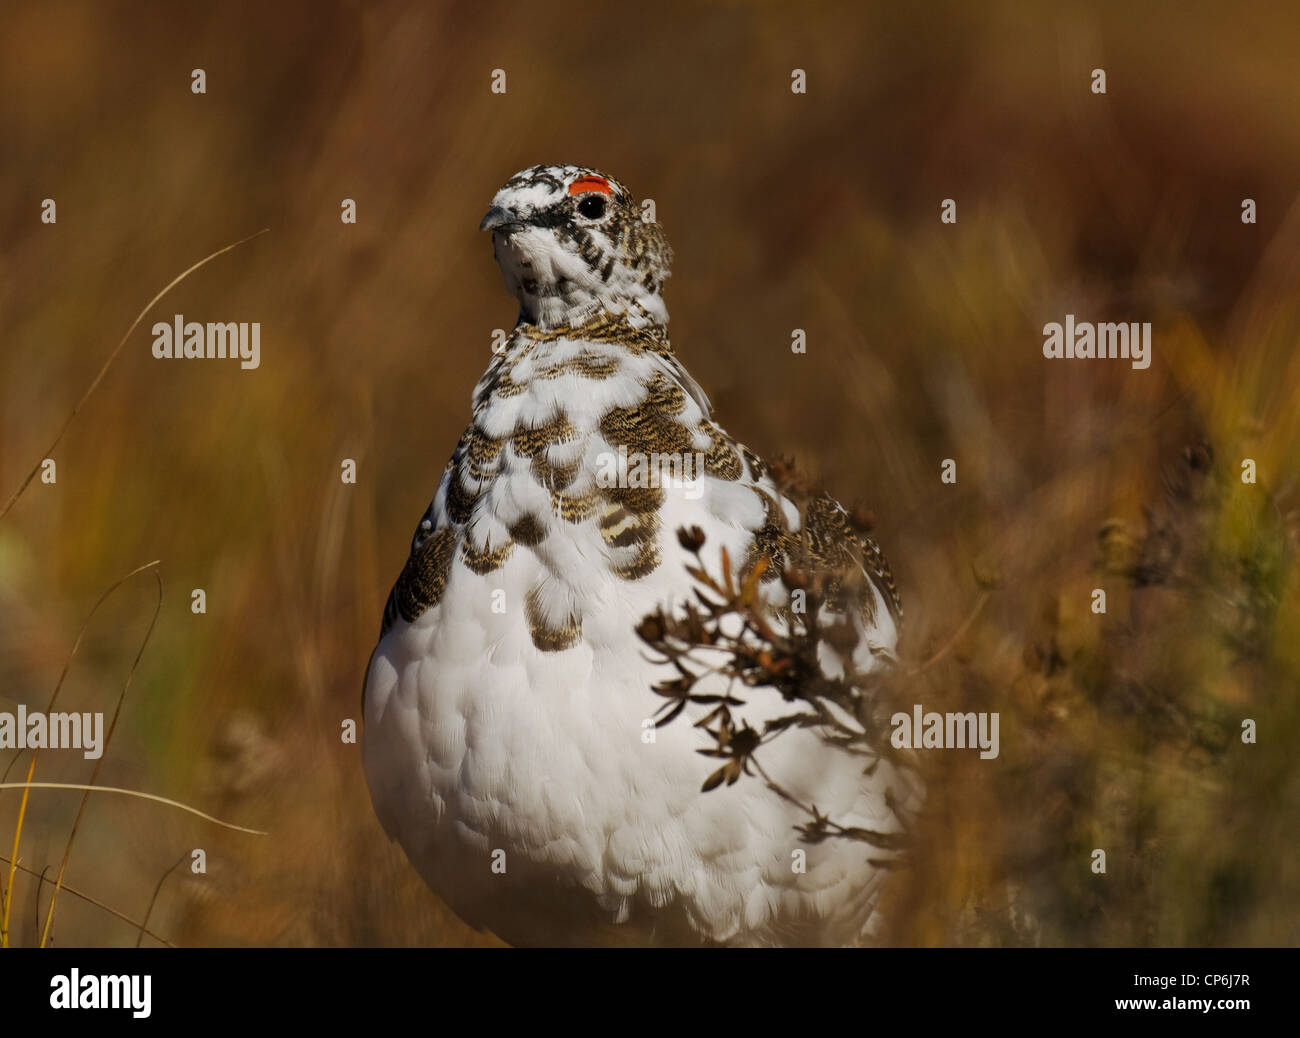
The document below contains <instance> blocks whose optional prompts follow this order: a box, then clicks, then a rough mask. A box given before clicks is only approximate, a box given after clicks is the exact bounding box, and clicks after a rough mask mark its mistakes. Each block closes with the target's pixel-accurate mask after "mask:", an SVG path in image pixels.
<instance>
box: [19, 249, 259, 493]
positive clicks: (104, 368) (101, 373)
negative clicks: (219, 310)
mask: <svg viewBox="0 0 1300 1038" xmlns="http://www.w3.org/2000/svg"><path fill="white" fill-rule="evenodd" d="M270 229H271V228H269V227H263V228H262V229H261V230H260V231H258V232H257V233H256V234H250V235H249V236H248V237H247V238H240V239H239V241H237V242H232V243H231V244H229V245H227V246H225V247H224V248H220V249H218V250H217V251H216V252H213V253H209V254H208V255H207V256H204V257H203V258H202V259H201V260H199V261H198V262H197V263H195V264H194V265H193V266H191V267H189V268H188V269H186V270H184V271H182V272H181V273H180V274H177V275H176V277H174V278H172V280H171V281H169V282H168V283H167V284H166V286H164V287H163V289H162V290H161V291H160V292H159V293H158V294H157V295H156V296H154V297H153V298H152V299H150V300H149V302H147V303H145V305H144V309H143V310H141V311H140V312H139V313H138V314H136V316H135V320H134V321H132V322H131V327H130V328H128V329H127V330H126V334H125V335H123V336H122V338H121V339H120V340H119V342H118V344H117V345H116V346H114V347H113V352H112V353H110V354H109V355H108V359H107V360H105V361H104V363H103V366H102V367H101V368H100V369H99V374H97V375H96V376H95V377H94V379H93V380H92V381H91V383H90V385H89V386H88V387H87V388H86V391H85V392H84V393H82V394H81V399H80V400H78V401H77V402H76V404H74V405H73V408H72V411H71V413H70V414H69V415H68V417H67V418H66V419H65V420H64V422H63V426H62V427H61V428H60V429H59V433H58V435H57V436H55V437H54V442H53V443H51V444H50V445H49V447H48V448H46V450H45V453H44V454H42V455H41V457H40V458H38V459H37V461H36V464H35V465H33V466H32V468H31V471H30V472H28V473H27V478H26V479H24V480H23V481H22V483H20V484H19V485H18V489H17V490H15V491H14V492H13V493H12V494H11V495H10V496H9V500H8V501H6V502H5V506H4V508H2V509H0V519H3V518H4V517H5V516H6V515H8V514H9V509H11V508H13V506H14V505H15V504H16V503H17V501H18V499H19V498H20V497H22V496H23V491H25V490H26V489H27V488H28V487H29V486H30V485H31V482H32V480H33V479H35V478H36V474H37V473H38V472H40V470H41V462H42V461H44V460H45V459H46V458H48V457H49V456H50V455H51V454H53V453H54V451H55V448H57V447H58V446H59V443H60V442H61V441H62V439H63V437H64V434H65V433H67V431H68V429H69V427H71V425H72V421H73V419H74V418H76V417H77V412H79V411H80V410H81V408H82V407H83V406H84V405H85V403H86V401H87V400H89V399H90V394H92V393H93V392H94V391H95V390H96V389H97V388H99V384H100V382H102V381H103V379H104V376H105V375H107V374H108V369H109V368H110V367H112V364H113V361H115V360H117V355H118V354H119V353H121V352H122V347H123V346H125V345H126V340H127V339H129V338H130V337H131V333H132V332H133V331H135V329H136V326H137V325H138V324H139V323H140V322H141V321H142V320H144V315H145V314H147V313H148V312H149V311H150V310H152V309H153V308H154V305H155V304H156V303H157V302H158V301H159V300H160V299H162V297H163V296H165V295H166V294H167V293H168V292H170V291H171V290H172V289H173V288H175V287H176V286H177V285H179V284H180V283H181V282H182V281H184V280H185V279H186V278H187V277H189V276H190V275H191V274H193V273H194V272H195V271H196V270H198V269H199V268H200V267H202V266H203V265H204V264H206V263H209V262H211V261H212V260H214V259H216V258H217V257H218V256H220V255H222V254H223V253H227V252H229V251H230V250H231V249H237V248H239V246H241V245H243V244H244V243H245V242H250V241H252V240H253V239H254V238H258V237H260V236H261V235H263V234H266V233H267V232H268V231H269V230H270Z"/></svg>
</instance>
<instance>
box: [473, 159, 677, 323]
mask: <svg viewBox="0 0 1300 1038" xmlns="http://www.w3.org/2000/svg"><path fill="white" fill-rule="evenodd" d="M480 226H481V228H482V229H483V230H486V231H491V232H492V242H493V247H494V250H495V254H496V258H497V262H498V263H499V264H500V266H501V273H502V276H503V277H504V279H505V283H506V288H507V289H508V290H509V291H510V293H511V294H512V295H513V296H515V298H516V299H518V300H519V304H520V320H521V321H526V322H528V323H532V324H539V325H542V326H544V327H552V328H554V327H565V326H570V325H575V324H578V323H581V322H582V321H583V320H586V319H588V318H590V317H591V316H593V315H595V314H596V313H598V312H600V311H605V312H606V313H610V314H617V315H624V316H626V317H627V319H628V320H629V322H630V323H632V324H634V325H637V324H643V323H657V324H663V323H666V322H667V320H668V311H667V309H666V307H665V306H664V302H663V298H662V295H661V292H662V289H663V283H664V280H665V279H666V278H667V277H668V274H669V266H670V264H671V261H672V250H671V249H670V248H669V246H668V241H667V239H666V238H665V236H664V233H663V229H662V228H661V227H660V226H659V224H658V223H656V222H654V221H652V220H646V219H644V215H643V208H642V206H641V205H640V204H639V203H638V202H637V200H636V199H635V198H634V197H633V195H632V193H631V192H630V191H629V190H628V189H627V187H626V186H624V185H623V184H622V183H621V182H619V181H618V180H616V179H614V178H613V177H611V176H609V175H608V174H605V173H602V172H601V171H600V170H597V169H593V168H591V167H589V166H533V167H531V168H530V169H526V170H522V171H520V172H519V173H516V174H515V175H514V176H513V177H511V178H510V179H509V180H507V181H506V183H505V184H504V185H503V186H502V188H501V190H500V191H498V192H497V193H496V195H495V196H494V197H493V199H492V207H491V208H490V209H489V210H488V212H487V215H486V216H484V217H483V222H482V224H481V225H480Z"/></svg>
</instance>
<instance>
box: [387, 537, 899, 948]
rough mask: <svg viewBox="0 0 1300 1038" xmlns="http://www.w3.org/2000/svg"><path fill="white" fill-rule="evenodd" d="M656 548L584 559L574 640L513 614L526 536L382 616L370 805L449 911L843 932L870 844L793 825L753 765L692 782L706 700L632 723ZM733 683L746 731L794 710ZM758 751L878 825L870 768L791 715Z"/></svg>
mask: <svg viewBox="0 0 1300 1038" xmlns="http://www.w3.org/2000/svg"><path fill="white" fill-rule="evenodd" d="M665 526H666V527H667V529H668V530H671V529H673V527H672V526H671V525H669V524H667V523H666V524H665ZM711 534H712V536H711V543H712V545H713V547H714V549H715V550H716V548H717V546H718V544H719V542H720V538H722V539H726V540H731V541H733V552H737V551H739V550H740V549H741V545H742V542H743V539H744V538H743V536H742V532H741V531H727V530H723V529H720V528H718V527H717V526H714V527H713V529H712V531H711ZM662 543H663V551H664V555H665V558H664V560H663V563H662V565H661V566H660V567H659V568H658V570H657V571H656V572H655V573H654V574H652V575H651V576H650V577H648V578H646V579H643V580H641V581H639V582H636V583H629V582H626V581H621V580H618V579H617V578H615V577H613V576H611V575H609V574H608V573H601V574H600V575H599V576H594V577H593V580H592V581H591V582H590V583H588V584H587V585H585V586H583V587H581V588H576V589H573V593H575V594H578V595H580V596H581V599H582V615H583V616H584V622H583V633H582V639H581V641H580V642H579V643H578V644H577V645H576V646H575V647H573V648H571V649H568V650H564V651H560V652H543V651H540V650H539V649H538V648H537V647H535V645H534V644H533V641H532V639H531V638H530V636H529V631H528V628H527V625H526V623H525V621H524V618H523V613H522V610H523V602H524V598H525V595H526V594H527V593H528V590H529V589H530V588H532V587H534V586H536V584H537V582H538V581H539V580H544V579H553V577H551V576H550V575H551V574H554V573H555V572H556V571H555V570H554V569H550V568H549V567H547V566H545V565H544V564H543V562H542V561H541V560H540V559H539V557H538V556H537V555H535V554H534V553H533V552H531V551H516V552H515V553H514V555H513V556H512V557H511V558H510V559H509V561H508V562H506V564H505V565H503V566H502V567H501V568H500V569H498V570H497V571H496V572H494V573H491V574H489V575H488V576H486V577H484V576H478V575H476V574H474V573H472V572H471V571H469V570H468V569H467V568H465V567H464V566H463V565H462V564H461V563H460V561H459V560H457V561H456V563H455V564H454V565H453V566H452V569H451V573H450V577H449V579H448V582H447V587H446V591H445V594H444V595H443V597H442V599H441V601H440V602H439V603H438V604H437V605H436V606H434V607H432V608H430V609H429V610H428V611H426V612H425V613H424V614H423V615H422V616H420V617H419V619H418V620H417V621H416V622H415V623H414V624H408V623H406V622H405V621H402V620H400V619H399V620H398V621H397V623H396V624H395V625H394V626H393V627H392V628H391V629H390V630H389V631H388V633H387V634H386V635H385V636H384V638H383V639H382V640H381V641H380V643H379V645H378V647H377V648H376V650H375V653H374V656H373V658H372V661H371V665H370V670H369V674H368V676H367V688H366V711H365V738H364V743H363V760H364V765H365V771H366V777H367V780H368V782H369V785H370V789H371V795H372V798H373V801H374V805H375V809H376V812H377V813H378V815H379V817H380V820H381V821H382V823H383V824H384V827H385V829H386V830H387V831H388V833H389V834H390V835H391V836H392V837H393V838H395V839H397V840H398V841H399V842H400V843H401V844H402V846H403V847H404V848H405V850H406V852H407V854H408V856H409V857H410V858H411V861H412V862H413V863H414V864H415V865H416V867H417V868H418V869H419V871H420V872H421V874H422V875H423V877H424V878H425V880H426V881H427V882H428V883H429V884H430V886H431V887H432V888H433V889H434V890H435V891H437V892H438V893H439V894H440V895H441V896H442V897H443V898H444V900H446V901H447V902H448V904H449V905H451V907H452V908H453V909H454V910H456V911H457V912H458V913H459V914H460V915H461V916H462V917H464V918H465V919H466V920H467V921H468V922H470V923H472V924H474V925H477V926H485V927H488V928H490V929H492V930H493V931H494V932H496V933H497V934H498V936H500V937H502V938H503V939H505V940H507V941H509V942H511V943H516V944H570V943H579V944H586V943H607V942H610V941H626V942H629V943H645V942H662V943H675V944H677V943H684V942H688V941H714V942H727V943H754V944H762V943H833V944H840V943H846V942H851V941H853V940H855V939H857V938H858V937H859V936H860V935H861V934H862V932H863V930H864V927H865V926H866V925H867V924H868V921H869V917H870V915H871V910H872V906H873V901H874V894H875V891H876V889H877V886H878V883H879V881H880V879H881V877H882V873H881V872H880V871H879V870H877V869H876V868H874V867H872V866H870V865H869V864H868V859H869V858H870V857H871V856H872V855H873V853H877V852H874V851H873V849H872V848H870V847H869V846H867V845H865V844H861V843H853V842H848V841H843V840H835V839H831V840H826V841H824V842H822V843H820V844H816V845H812V844H808V843H805V842H803V841H801V839H800V836H799V834H798V832H797V831H796V829H795V827H796V826H797V825H800V824H803V823H806V822H807V821H808V820H809V819H808V815H807V814H806V813H805V812H804V811H803V810H801V809H800V808H798V807H796V806H795V805H793V804H791V803H789V802H788V801H786V800H784V799H782V798H781V797H780V796H778V795H777V794H775V793H773V792H772V791H770V790H769V789H768V788H767V787H766V785H765V783H764V781H763V779H762V778H760V777H758V776H746V777H742V778H741V780H740V781H739V782H737V783H736V784H735V785H734V786H722V787H719V788H717V789H714V790H711V791H710V792H708V793H701V792H700V786H701V783H702V782H703V781H704V779H705V777H706V776H707V775H708V774H709V773H710V772H712V771H713V770H714V769H715V768H716V767H717V765H718V764H719V763H720V762H718V761H716V760H713V759H711V758H708V757H704V756H701V755H700V754H699V753H698V752H697V751H698V750H699V749H702V748H705V747H707V746H709V745H711V742H710V740H709V738H708V736H706V735H705V734H704V733H702V732H700V731H699V730H698V729H696V728H694V727H693V726H692V723H693V721H694V720H696V719H697V718H698V717H700V716H701V715H702V714H703V713H705V712H706V711H707V709H708V708H707V707H702V708H694V709H688V711H687V713H686V715H685V716H682V717H679V718H677V719H676V720H674V721H672V722H671V723H669V724H667V725H666V726H665V727H663V728H659V729H654V728H653V727H651V726H650V724H651V722H650V719H651V718H652V717H653V716H654V715H655V713H656V711H657V710H659V709H660V707H662V706H663V705H664V702H665V700H664V699H663V698H662V697H660V696H658V695H656V694H655V693H654V692H653V691H652V690H651V686H652V684H654V683H655V682H656V681H658V680H662V679H663V678H664V677H665V676H672V672H671V671H669V672H668V673H667V674H666V673H665V671H664V669H663V668H661V667H656V666H655V665H653V664H651V663H650V662H648V661H647V660H646V659H645V653H646V650H645V647H644V646H643V645H642V644H641V643H640V642H639V640H638V639H637V638H636V636H635V635H634V633H633V628H634V626H635V624H636V623H637V621H638V620H640V618H641V617H642V616H644V615H645V614H646V613H648V612H650V611H652V610H653V608H654V607H655V605H656V604H658V603H660V602H663V601H666V600H667V599H668V598H669V597H670V594H671V592H672V590H674V589H675V590H676V591H677V594H678V596H679V597H680V595H681V593H682V591H683V589H685V588H688V587H689V579H688V578H687V577H686V576H685V572H684V569H683V567H684V565H685V564H686V562H687V561H688V557H687V556H686V553H685V552H684V551H682V550H681V549H680V548H679V547H678V546H677V544H676V540H675V537H673V536H672V535H671V534H669V535H668V536H665V537H663V539H662ZM571 547H573V548H574V550H578V551H581V550H582V546H581V542H580V541H575V545H574V546H571ZM706 555H707V553H706ZM734 557H739V556H738V555H736V554H733V558H734ZM600 570H601V567H594V566H593V567H591V571H592V573H593V574H597V573H599V572H600ZM561 572H563V571H561ZM494 590H500V591H503V592H504V596H501V595H498V596H496V597H495V599H494V596H493V594H492V591H494ZM494 602H495V604H496V605H497V608H498V609H499V608H502V606H504V611H503V612H497V611H494V608H493V606H494ZM881 611H882V612H883V611H884V610H883V608H882V610H881ZM891 633H892V630H891ZM719 680H720V679H719ZM721 687H722V686H719V685H715V686H713V688H712V689H708V688H706V687H705V685H704V684H701V685H700V686H698V687H697V691H700V692H704V691H720V690H721ZM743 698H745V699H746V701H747V702H748V704H749V706H748V708H746V709H744V710H740V711H737V712H736V717H737V720H739V719H741V718H749V719H750V720H751V721H752V723H754V724H755V725H756V726H761V724H762V722H763V721H764V720H766V719H768V718H772V717H777V716H780V715H781V714H784V713H789V712H790V711H791V709H792V707H791V706H790V704H787V703H784V702H782V700H781V699H780V697H779V695H777V694H776V693H775V692H772V691H771V690H752V689H751V690H745V691H744V695H743ZM757 759H758V760H759V762H760V763H761V764H762V765H763V767H764V768H765V770H766V771H767V773H768V774H769V775H771V777H772V778H773V779H774V780H776V781H777V782H779V783H780V784H781V785H782V786H783V787H784V788H785V789H786V790H788V791H789V792H790V793H791V794H792V795H794V796H795V797H796V798H798V799H800V800H802V801H803V802H804V803H815V804H816V806H817V807H818V808H819V809H820V810H821V811H822V812H823V813H827V814H829V815H830V816H831V817H832V818H834V819H835V820H836V821H838V822H840V823H841V824H845V825H859V826H863V827H867V828H872V829H877V830H883V831H888V832H895V831H897V828H898V824H897V821H896V819H895V818H894V816H893V814H892V813H891V811H890V810H889V809H888V807H887V806H886V803H885V797H884V791H885V789H886V788H887V787H888V786H889V785H890V784H891V783H894V782H895V775H894V771H893V769H892V768H890V766H889V765H888V764H887V763H885V762H881V763H880V765H879V766H878V768H877V769H876V771H875V772H874V774H873V775H872V776H871V777H870V778H867V777H864V775H863V774H862V770H863V761H862V758H860V757H852V756H849V755H847V754H844V753H842V752H840V751H837V750H833V749H832V748H830V747H829V746H827V745H826V744H825V743H824V742H823V741H822V740H821V739H820V738H819V737H818V735H817V734H816V732H814V731H799V730H791V731H788V732H786V733H784V734H783V735H782V736H781V737H779V738H778V739H776V740H774V741H773V742H772V743H771V744H770V745H769V746H765V747H763V748H762V749H760V750H759V752H758V758H757Z"/></svg>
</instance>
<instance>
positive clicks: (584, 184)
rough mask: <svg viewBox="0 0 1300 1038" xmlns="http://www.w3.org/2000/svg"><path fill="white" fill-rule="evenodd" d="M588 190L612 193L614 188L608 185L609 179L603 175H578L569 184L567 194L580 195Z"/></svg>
mask: <svg viewBox="0 0 1300 1038" xmlns="http://www.w3.org/2000/svg"><path fill="white" fill-rule="evenodd" d="M588 191H599V192H600V193H601V194H605V195H612V194H613V193H614V189H613V188H612V187H610V186H609V181H608V180H606V179H605V178H604V177H598V176H596V175H595V174H594V173H593V174H590V175H588V176H585V177H579V178H578V179H577V180H575V181H574V182H573V183H572V184H570V185H569V194H571V195H581V194H585V193H586V192H588Z"/></svg>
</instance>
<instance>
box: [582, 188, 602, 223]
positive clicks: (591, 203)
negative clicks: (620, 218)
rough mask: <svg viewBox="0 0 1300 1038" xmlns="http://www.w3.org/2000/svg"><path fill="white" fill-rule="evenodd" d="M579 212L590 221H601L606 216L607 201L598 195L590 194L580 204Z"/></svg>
mask: <svg viewBox="0 0 1300 1038" xmlns="http://www.w3.org/2000/svg"><path fill="white" fill-rule="evenodd" d="M578 212H580V213H581V214H582V215H583V216H585V217H586V218H587V219H588V220H599V219H600V218H601V217H602V216H604V215H605V200H604V199H603V198H601V197H600V195H597V194H589V195H588V196H587V197H586V198H584V199H583V200H582V201H581V202H579V203H578Z"/></svg>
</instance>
